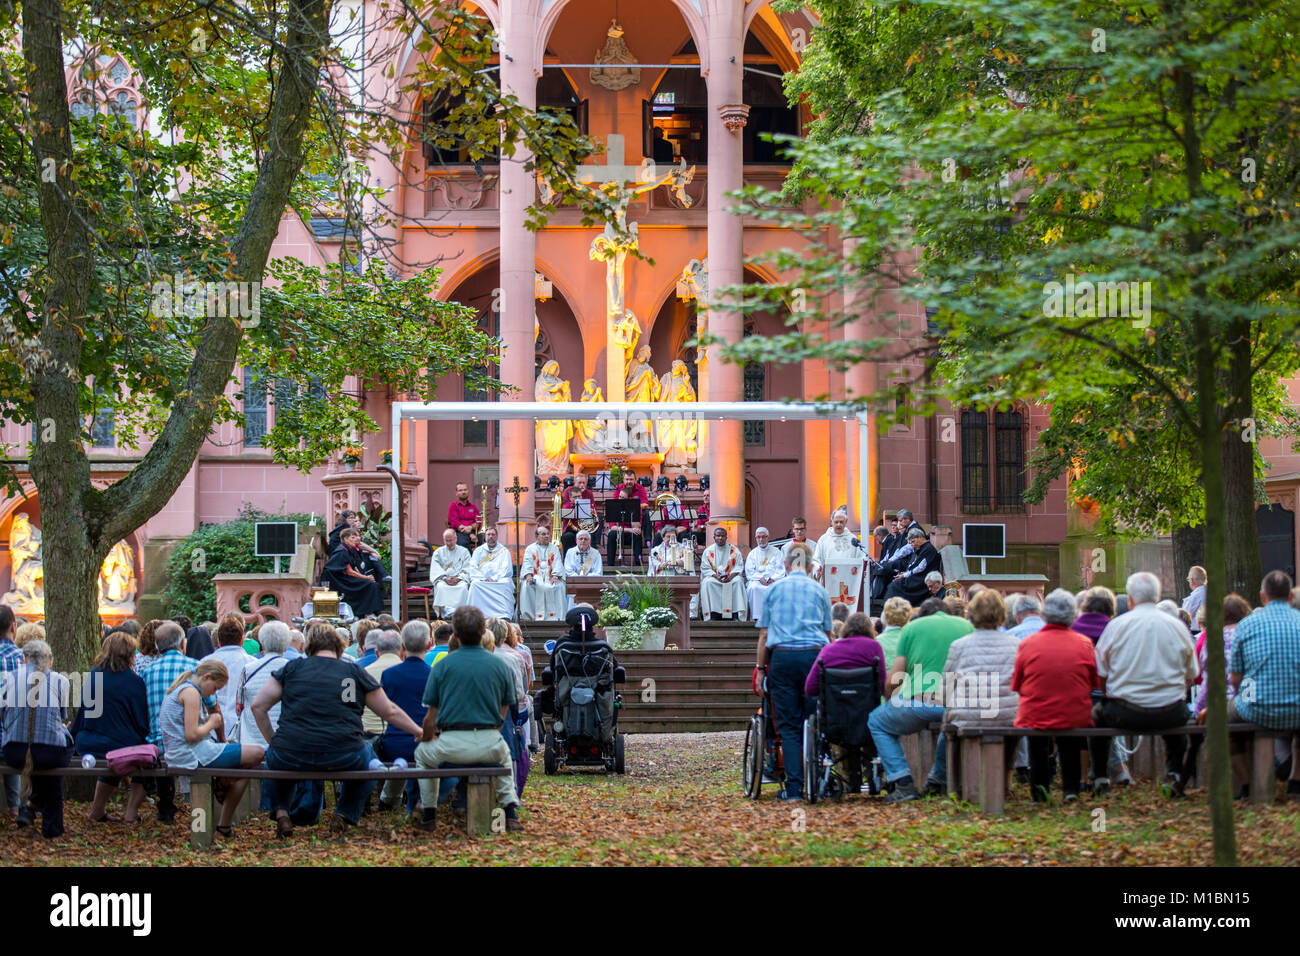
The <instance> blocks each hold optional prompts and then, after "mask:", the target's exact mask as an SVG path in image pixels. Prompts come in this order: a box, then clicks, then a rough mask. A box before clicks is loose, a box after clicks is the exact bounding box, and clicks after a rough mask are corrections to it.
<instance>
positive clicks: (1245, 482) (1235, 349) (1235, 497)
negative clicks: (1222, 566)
mask: <svg viewBox="0 0 1300 956" xmlns="http://www.w3.org/2000/svg"><path fill="white" fill-rule="evenodd" d="M1227 340H1228V341H1227V348H1228V351H1229V360H1228V403H1229V404H1228V418H1229V419H1230V420H1235V421H1236V422H1237V423H1238V427H1237V428H1227V429H1225V430H1224V432H1223V435H1222V441H1221V445H1222V449H1223V483H1224V489H1223V491H1224V495H1225V498H1224V511H1225V516H1226V520H1227V569H1226V572H1225V574H1226V576H1225V577H1224V593H1225V594H1232V593H1234V592H1235V593H1237V594H1240V595H1242V596H1243V597H1247V599H1249V595H1253V594H1256V593H1257V592H1258V591H1259V582H1260V581H1261V580H1262V579H1263V577H1264V571H1263V568H1262V567H1261V565H1260V560H1259V531H1258V528H1257V527H1256V524H1255V508H1256V501H1255V449H1256V448H1257V447H1258V445H1257V444H1256V441H1257V439H1256V435H1255V432H1256V429H1255V428H1253V427H1251V426H1252V425H1253V423H1254V396H1253V393H1252V387H1253V383H1252V382H1251V375H1250V362H1251V355H1250V325H1249V323H1248V322H1245V321H1243V320H1238V321H1234V322H1232V323H1230V324H1229V326H1228V335H1227ZM1207 500H1208V499H1207ZM1251 603H1252V604H1254V603H1255V602H1254V601H1251Z"/></svg>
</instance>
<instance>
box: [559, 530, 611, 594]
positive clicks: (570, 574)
mask: <svg viewBox="0 0 1300 956" xmlns="http://www.w3.org/2000/svg"><path fill="white" fill-rule="evenodd" d="M604 573H605V566H604V564H603V562H601V560H600V552H599V551H597V550H596V549H595V548H593V547H592V546H591V532H589V531H579V532H578V543H577V545H575V546H574V547H572V548H570V549H569V553H568V554H566V555H565V556H564V576H565V577H566V578H575V577H591V576H593V575H600V574H604ZM572 607H573V595H572V594H570V595H569V608H570V609H572ZM566 613H567V611H566Z"/></svg>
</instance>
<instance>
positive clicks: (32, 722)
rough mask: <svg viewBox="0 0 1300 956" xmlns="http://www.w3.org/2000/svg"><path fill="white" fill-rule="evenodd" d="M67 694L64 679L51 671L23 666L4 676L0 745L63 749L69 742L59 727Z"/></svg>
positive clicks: (69, 687)
mask: <svg viewBox="0 0 1300 956" xmlns="http://www.w3.org/2000/svg"><path fill="white" fill-rule="evenodd" d="M71 691H72V685H71V684H69V683H68V679H67V678H66V677H64V676H63V675H62V674H59V673H56V672H55V671H38V670H36V669H35V668H33V667H29V666H27V665H26V664H24V665H23V666H22V667H20V668H18V670H16V671H9V672H7V673H5V674H4V675H3V681H2V682H0V745H2V744H11V743H33V744H47V745H49V746H51V747H66V746H68V744H70V743H72V738H71V737H70V736H69V734H68V729H67V728H66V727H64V726H63V721H64V718H65V717H66V716H67V709H68V700H69V697H70V695H71ZM33 711H34V712H35V713H33ZM33 718H35V719H33ZM29 729H30V731H31V734H30V739H29V735H28V731H29Z"/></svg>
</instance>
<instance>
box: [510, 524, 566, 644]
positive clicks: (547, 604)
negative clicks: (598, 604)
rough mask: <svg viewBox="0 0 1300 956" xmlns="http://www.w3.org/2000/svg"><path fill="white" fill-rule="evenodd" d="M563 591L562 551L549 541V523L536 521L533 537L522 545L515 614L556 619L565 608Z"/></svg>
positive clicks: (539, 618)
mask: <svg viewBox="0 0 1300 956" xmlns="http://www.w3.org/2000/svg"><path fill="white" fill-rule="evenodd" d="M567 603H568V602H567V601H566V600H565V593H564V555H562V554H561V553H560V547H559V545H557V544H553V543H552V542H551V526H550V525H549V524H547V523H546V522H544V521H539V522H538V523H537V540H536V541H534V542H533V543H532V544H530V545H529V546H528V547H527V548H526V549H524V564H523V567H521V568H520V569H519V617H520V619H522V620H525V621H560V620H563V619H564V614H565V612H566V611H567V610H568V607H567Z"/></svg>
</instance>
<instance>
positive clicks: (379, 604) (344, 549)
mask: <svg viewBox="0 0 1300 956" xmlns="http://www.w3.org/2000/svg"><path fill="white" fill-rule="evenodd" d="M365 567H367V556H366V554H365V552H363V551H362V550H361V532H360V531H358V530H357V529H356V528H344V529H343V531H342V533H341V534H340V535H339V546H338V547H337V548H335V549H334V553H333V554H331V555H330V559H329V562H328V563H327V564H326V565H325V570H324V571H323V572H322V574H321V576H322V578H324V580H325V581H326V582H327V583H329V584H330V585H331V586H332V587H333V588H334V589H335V590H336V591H338V592H339V594H340V595H341V596H342V599H343V600H344V601H346V602H347V604H348V607H350V608H352V613H353V614H355V615H356V616H357V617H365V616H366V615H368V614H378V613H379V612H380V611H382V610H383V609H384V589H383V588H382V587H381V586H380V584H379V581H378V580H377V578H378V577H379V574H378V572H374V571H372V572H370V573H366V572H365V571H363V570H362V569H363V568H365Z"/></svg>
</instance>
